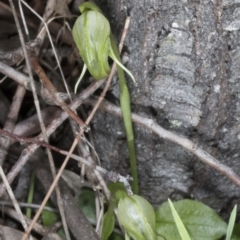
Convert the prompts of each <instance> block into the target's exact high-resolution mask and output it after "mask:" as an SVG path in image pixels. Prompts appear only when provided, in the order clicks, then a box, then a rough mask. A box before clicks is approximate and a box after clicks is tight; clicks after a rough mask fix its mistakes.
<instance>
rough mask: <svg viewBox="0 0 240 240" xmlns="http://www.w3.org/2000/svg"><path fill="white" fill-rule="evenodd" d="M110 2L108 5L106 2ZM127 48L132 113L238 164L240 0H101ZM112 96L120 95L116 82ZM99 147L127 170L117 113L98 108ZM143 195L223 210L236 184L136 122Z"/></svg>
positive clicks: (111, 164)
mask: <svg viewBox="0 0 240 240" xmlns="http://www.w3.org/2000/svg"><path fill="white" fill-rule="evenodd" d="M106 2H107V3H106ZM98 4H99V5H100V7H101V8H102V9H103V11H104V13H105V14H106V16H107V17H108V18H109V19H110V20H111V24H112V25H111V27H112V30H113V32H114V33H115V36H116V38H117V36H119V34H120V33H121V30H122V27H123V25H124V19H125V17H126V15H130V17H131V24H130V29H129V31H128V34H127V39H126V41H125V46H124V54H125V57H124V59H125V60H126V59H127V63H126V66H127V67H128V68H129V69H130V70H131V71H132V73H133V74H134V76H135V78H136V80H137V82H138V86H137V87H135V86H134V85H133V84H132V82H131V80H129V86H130V93H131V98H132V104H133V112H136V113H141V114H142V115H145V116H147V117H148V118H153V119H155V120H156V121H157V122H158V123H159V124H160V125H161V126H162V127H164V128H166V129H169V130H171V131H174V132H175V133H177V134H180V135H184V136H185V137H188V138H189V139H191V140H192V141H194V142H195V143H197V144H198V145H200V146H202V147H203V148H204V149H205V150H206V151H208V153H210V154H211V155H213V156H214V157H216V158H217V159H219V160H221V162H223V163H225V164H226V165H228V166H230V167H232V168H233V169H234V171H235V172H236V173H238V172H239V170H240V164H239V162H240V161H239V160H240V157H239V149H240V145H239V139H240V123H239V121H240V111H239V98H240V94H239V92H240V84H239V83H240V82H239V74H240V70H239V65H240V54H239V44H238V43H239V37H240V34H239V33H240V32H239V28H240V21H239V17H240V10H239V9H240V8H239V6H240V1H238V0H235V1H231V2H230V1H227V0H225V1H224V0H222V1H221V0H211V1H210V0H201V1H191V0H190V1H187V0H183V1H179V0H172V1H168V0H159V1H157V0H148V1H144V0H132V1H124V0H122V1H114V0H108V1H99V2H98ZM111 90H112V94H113V96H114V97H116V98H118V95H119V90H118V86H117V84H115V85H114V86H113V87H112V89H111ZM93 131H94V138H95V145H96V149H97V152H98V154H99V156H100V158H101V160H102V162H103V165H104V166H105V167H107V168H108V169H114V170H117V171H119V172H120V173H121V174H123V173H126V171H129V164H128V153H127V145H126V140H125V136H124V130H123V124H122V122H121V119H118V118H117V117H116V116H113V115H110V114H106V113H104V112H99V113H98V114H97V115H96V117H95V120H94V124H93ZM135 135H136V148H137V160H138V172H139V179H140V194H142V195H143V196H144V197H146V198H147V199H148V200H150V202H152V203H153V204H154V205H155V206H157V205H159V204H160V203H162V202H163V201H166V199H167V198H168V197H170V198H172V199H181V198H186V197H187V198H194V199H197V200H200V201H202V202H204V203H206V204H208V205H210V206H211V207H213V208H214V209H216V210H218V211H221V212H223V213H224V211H225V210H226V212H227V211H228V210H229V209H231V208H232V206H233V204H235V203H236V202H239V200H238V201H236V199H239V197H240V191H239V187H237V186H236V185H234V184H233V183H232V182H230V180H228V179H227V178H226V177H224V176H222V175H221V174H220V173H218V172H217V171H215V170H213V169H211V168H210V167H208V166H206V165H204V164H202V163H201V162H200V161H199V160H198V159H197V158H196V157H193V155H192V154H190V153H188V152H187V151H185V150H184V149H182V148H181V147H180V146H177V145H176V144H173V143H171V142H166V141H163V140H162V139H159V137H157V136H156V135H154V134H153V133H152V132H150V131H148V130H146V129H144V128H142V127H140V126H138V125H135Z"/></svg>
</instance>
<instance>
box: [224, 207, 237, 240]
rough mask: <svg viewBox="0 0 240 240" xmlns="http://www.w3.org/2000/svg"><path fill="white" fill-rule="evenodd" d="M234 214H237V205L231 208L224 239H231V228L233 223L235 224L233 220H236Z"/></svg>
mask: <svg viewBox="0 0 240 240" xmlns="http://www.w3.org/2000/svg"><path fill="white" fill-rule="evenodd" d="M236 215H237V205H235V206H234V208H233V210H232V212H231V215H230V219H229V223H228V228H227V235H226V240H230V239H231V236H232V232H233V228H234V224H235V220H236Z"/></svg>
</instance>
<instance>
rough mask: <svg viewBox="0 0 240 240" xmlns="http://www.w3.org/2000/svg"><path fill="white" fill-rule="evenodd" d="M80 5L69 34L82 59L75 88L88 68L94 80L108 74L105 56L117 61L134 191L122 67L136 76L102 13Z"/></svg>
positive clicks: (134, 172) (134, 171) (135, 183)
mask: <svg viewBox="0 0 240 240" xmlns="http://www.w3.org/2000/svg"><path fill="white" fill-rule="evenodd" d="M79 9H80V12H81V13H82V15H81V16H80V17H78V18H77V20H76V22H75V24H74V26H73V29H72V34H73V39H74V41H75V43H76V45H77V48H78V50H79V53H80V55H81V56H82V59H83V61H84V67H83V71H82V73H81V75H80V77H79V80H78V81H77V83H76V85H75V92H76V91H77V87H78V85H79V82H80V81H81V79H82V77H83V75H84V73H85V71H86V70H87V69H88V70H89V72H90V73H91V75H92V76H93V77H94V78H95V79H96V80H99V79H103V78H106V77H107V76H108V75H109V72H110V67H109V63H108V57H110V58H112V59H113V61H114V62H116V64H117V72H118V79H119V86H120V105H121V110H122V115H123V121H124V126H125V132H126V137H127V143H128V150H129V159H130V167H131V175H132V177H133V182H132V188H133V192H134V193H135V194H137V193H138V176H137V163H136V155H135V146H134V134H133V127H132V120H131V106H130V94H129V90H128V87H127V84H126V80H125V76H124V71H123V70H125V71H126V72H127V73H128V74H129V75H130V77H131V78H132V79H133V80H134V81H135V79H134V77H133V75H132V74H131V72H130V71H129V70H128V69H127V68H125V67H124V66H123V65H122V63H121V58H120V54H119V51H118V48H117V45H116V43H115V41H114V38H113V35H112V34H111V29H110V24H109V21H108V20H107V19H106V18H105V16H104V15H103V14H102V11H101V10H100V9H99V8H98V7H97V6H96V5H95V4H94V3H92V2H85V3H83V4H81V5H80V6H79Z"/></svg>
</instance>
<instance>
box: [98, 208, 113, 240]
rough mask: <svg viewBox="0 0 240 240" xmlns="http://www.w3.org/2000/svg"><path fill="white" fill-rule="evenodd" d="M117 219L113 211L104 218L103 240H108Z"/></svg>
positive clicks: (108, 212)
mask: <svg viewBox="0 0 240 240" xmlns="http://www.w3.org/2000/svg"><path fill="white" fill-rule="evenodd" d="M114 224H115V217H114V213H113V211H111V210H110V211H109V210H108V211H107V212H106V213H105V214H104V216H103V229H102V236H101V240H107V239H108V237H109V236H110V234H111V233H112V231H113V229H114Z"/></svg>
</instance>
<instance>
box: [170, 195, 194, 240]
mask: <svg viewBox="0 0 240 240" xmlns="http://www.w3.org/2000/svg"><path fill="white" fill-rule="evenodd" d="M168 202H169V205H170V208H171V211H172V215H173V218H174V221H175V223H176V226H177V229H178V232H179V234H180V236H181V238H182V240H191V238H190V237H189V235H188V232H187V230H186V228H185V226H184V224H183V222H182V220H181V218H180V217H179V215H178V213H177V211H176V210H175V208H174V206H173V204H172V202H171V200H170V199H168Z"/></svg>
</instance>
